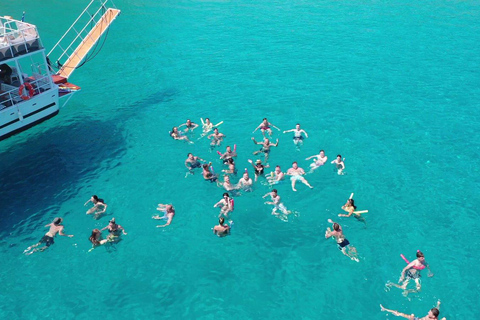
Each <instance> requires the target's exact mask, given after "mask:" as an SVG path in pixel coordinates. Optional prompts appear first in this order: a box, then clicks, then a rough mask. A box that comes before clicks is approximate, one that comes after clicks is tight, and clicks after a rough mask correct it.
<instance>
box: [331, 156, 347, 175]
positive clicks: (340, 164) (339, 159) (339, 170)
mask: <svg viewBox="0 0 480 320" xmlns="http://www.w3.org/2000/svg"><path fill="white" fill-rule="evenodd" d="M344 161H345V158H343V159H342V156H341V155H340V154H339V155H337V158H336V159H335V160H333V161H332V162H331V163H332V164H334V165H335V167H336V168H337V173H338V174H339V175H343V174H344V173H343V170H345V162H344Z"/></svg>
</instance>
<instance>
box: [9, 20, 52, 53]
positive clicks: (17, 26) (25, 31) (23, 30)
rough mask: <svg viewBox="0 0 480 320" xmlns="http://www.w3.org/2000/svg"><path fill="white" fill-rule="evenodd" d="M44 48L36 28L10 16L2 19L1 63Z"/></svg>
mask: <svg viewBox="0 0 480 320" xmlns="http://www.w3.org/2000/svg"><path fill="white" fill-rule="evenodd" d="M42 48H43V46H42V44H41V41H40V37H39V35H38V32H37V27H36V26H34V25H33V24H30V23H26V22H22V21H19V20H15V19H12V18H11V17H8V16H5V17H0V61H3V60H7V59H11V58H13V57H17V56H20V55H22V54H26V53H29V52H32V51H36V50H39V49H42Z"/></svg>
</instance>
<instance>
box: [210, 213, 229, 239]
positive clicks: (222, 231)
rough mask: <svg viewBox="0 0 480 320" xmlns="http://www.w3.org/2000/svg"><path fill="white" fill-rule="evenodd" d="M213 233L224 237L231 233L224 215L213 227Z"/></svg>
mask: <svg viewBox="0 0 480 320" xmlns="http://www.w3.org/2000/svg"><path fill="white" fill-rule="evenodd" d="M213 233H214V234H216V235H217V236H219V237H224V236H226V235H228V234H230V226H229V225H228V224H225V219H224V218H223V217H221V218H220V219H218V225H216V226H215V227H213Z"/></svg>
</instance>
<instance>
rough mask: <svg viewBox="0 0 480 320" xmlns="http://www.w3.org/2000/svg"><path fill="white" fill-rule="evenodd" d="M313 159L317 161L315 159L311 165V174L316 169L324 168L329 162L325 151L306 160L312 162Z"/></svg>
mask: <svg viewBox="0 0 480 320" xmlns="http://www.w3.org/2000/svg"><path fill="white" fill-rule="evenodd" d="M312 158H316V159H313V163H311V164H310V172H309V173H312V172H313V171H315V170H316V169H318V168H320V167H321V166H323V165H324V164H325V163H326V162H327V160H328V157H327V156H326V155H325V151H323V150H320V153H319V154H318V155H317V154H314V155H313V156H310V157H308V158H305V160H310V159H312Z"/></svg>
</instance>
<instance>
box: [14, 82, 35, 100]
mask: <svg viewBox="0 0 480 320" xmlns="http://www.w3.org/2000/svg"><path fill="white" fill-rule="evenodd" d="M25 88H27V90H28V95H24V94H23V89H25ZM34 93H35V91H34V90H33V87H32V85H31V84H30V83H29V82H25V83H24V84H22V85H21V86H20V88H18V94H19V95H20V98H22V99H23V100H28V99H30V98H31V97H33V94H34Z"/></svg>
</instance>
